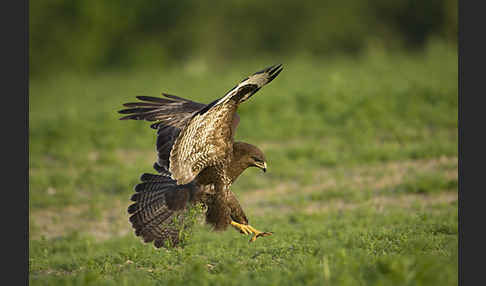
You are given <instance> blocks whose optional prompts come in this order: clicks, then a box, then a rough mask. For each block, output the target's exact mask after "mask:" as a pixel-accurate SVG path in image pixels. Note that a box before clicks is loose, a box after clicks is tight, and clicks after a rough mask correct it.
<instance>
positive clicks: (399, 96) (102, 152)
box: [29, 0, 458, 286]
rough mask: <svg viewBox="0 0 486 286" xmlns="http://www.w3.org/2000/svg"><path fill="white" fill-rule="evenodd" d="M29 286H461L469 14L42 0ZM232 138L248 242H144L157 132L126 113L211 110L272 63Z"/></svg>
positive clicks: (374, 5) (232, 235) (425, 6)
mask: <svg viewBox="0 0 486 286" xmlns="http://www.w3.org/2000/svg"><path fill="white" fill-rule="evenodd" d="M29 5H30V21H29V25H30V29H29V32H30V33H29V38H30V43H29V44H30V46H29V50H30V52H29V54H30V65H29V67H30V68H29V72H30V78H29V275H30V276H29V281H30V284H31V285H117V286H120V285H197V286H201V285H252V286H254V285H302V284H305V285H324V284H329V285H427V286H430V285H440V286H443V285H457V280H458V272H457V265H458V264H457V257H458V248H457V243H458V235H457V233H458V222H457V209H458V204H457V189H458V174H457V168H458V164H457V155H458V129H457V115H458V84H457V79H458V58H457V1H450V0H445V1H436V0H430V1H404V0H395V1H393V0H388V1H386V0H376V1H358V0H356V1H351V0H341V1H254V0H246V1H240V0H231V1H211V2H209V1H208V2H202V1H186V0H181V1H93V0H85V1H68V0H66V1H59V0H47V1H31V2H30V3H29ZM277 63H282V64H283V66H284V70H283V71H282V73H281V74H280V75H279V76H278V77H277V78H276V79H275V80H274V81H273V82H272V83H271V84H269V85H268V86H266V87H265V88H263V89H262V90H260V91H259V92H258V93H257V94H255V95H254V96H253V97H252V98H251V100H249V101H247V102H245V103H244V104H242V105H241V106H240V107H239V109H238V113H239V115H240V118H241V121H240V124H239V126H238V129H237V132H236V139H237V140H241V141H245V142H249V143H252V144H255V145H257V146H259V147H260V148H261V149H262V150H263V151H264V153H265V155H266V158H267V163H268V170H267V173H265V174H262V173H261V172H259V171H258V170H256V169H249V170H247V171H245V173H244V174H243V175H242V176H240V178H238V180H237V181H236V182H235V183H234V184H233V185H232V190H233V191H234V192H235V193H236V195H237V197H238V199H239V200H240V203H241V205H242V207H243V208H244V210H245V212H246V214H247V216H248V217H249V219H250V222H251V224H252V225H253V226H254V227H256V228H257V229H260V230H262V231H273V232H274V235H273V236H271V237H266V238H263V239H259V240H257V242H256V243H254V244H248V239H249V238H248V237H245V236H242V235H241V234H239V233H238V232H236V231H234V230H232V229H230V230H228V231H226V232H223V233H215V232H211V231H210V230H209V229H208V227H207V226H204V225H203V224H201V225H198V226H196V228H195V230H194V231H195V232H194V235H193V237H192V240H190V241H189V242H188V244H187V245H186V246H185V248H184V249H172V250H163V249H161V250H156V249H154V248H153V247H152V246H150V245H147V244H142V243H141V242H140V240H139V239H138V238H137V237H136V236H135V235H134V234H133V232H132V229H131V226H130V224H129V221H128V214H127V211H126V210H127V207H128V205H129V204H130V203H131V202H130V200H129V198H130V196H131V195H132V193H133V187H134V185H135V184H137V183H138V180H139V176H140V174H142V173H143V172H154V170H153V169H152V165H153V162H154V160H155V158H156V152H155V136H156V132H155V131H154V130H153V129H150V128H149V125H150V124H149V123H148V122H141V121H120V120H118V118H119V117H120V114H118V113H117V111H118V110H120V109H122V108H123V106H122V104H123V103H125V102H130V101H134V100H135V96H137V95H146V96H159V95H160V93H161V92H167V93H171V94H175V95H178V96H181V97H185V98H189V99H191V100H195V101H199V102H203V103H209V102H211V101H213V100H214V99H216V98H219V97H221V96H223V95H224V94H225V92H227V91H228V90H229V89H230V88H232V87H233V86H234V85H235V84H236V83H238V82H239V81H240V80H241V79H243V78H245V77H246V76H248V75H250V74H252V73H254V72H256V71H258V70H261V69H262V68H265V67H268V66H270V65H273V64H277Z"/></svg>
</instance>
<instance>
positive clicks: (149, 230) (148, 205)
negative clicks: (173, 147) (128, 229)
mask: <svg viewBox="0 0 486 286" xmlns="http://www.w3.org/2000/svg"><path fill="white" fill-rule="evenodd" d="M140 179H141V181H142V182H141V183H139V184H138V185H136V186H135V194H133V195H132V197H131V200H132V201H134V203H133V204H132V205H130V206H129V207H128V213H129V214H130V222H131V224H132V227H133V228H134V230H135V234H136V235H137V236H140V237H142V238H143V240H144V242H152V241H153V242H154V245H155V247H157V248H159V247H162V246H165V245H166V243H167V242H168V243H169V244H170V245H172V246H177V245H178V244H179V243H180V242H181V239H182V237H181V232H182V231H184V230H186V228H187V227H188V226H189V225H188V224H187V223H186V221H185V220H186V217H187V212H188V209H189V203H190V202H192V201H193V200H192V198H193V197H194V192H195V187H194V186H193V185H192V184H187V185H177V184H176V182H175V181H174V180H172V179H171V178H170V177H167V176H165V175H163V174H162V175H155V174H148V173H145V174H143V175H142V176H141V178H140Z"/></svg>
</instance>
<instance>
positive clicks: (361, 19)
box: [30, 0, 457, 76]
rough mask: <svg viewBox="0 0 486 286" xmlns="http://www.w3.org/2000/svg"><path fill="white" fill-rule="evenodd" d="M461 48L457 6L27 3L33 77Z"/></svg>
mask: <svg viewBox="0 0 486 286" xmlns="http://www.w3.org/2000/svg"><path fill="white" fill-rule="evenodd" d="M431 39H441V40H443V41H446V42H448V43H451V44H455V43H456V42H457V0H423V1H420V0H375V1H362V0H341V1H327V0H324V1H289V0H280V1H259V0H227V1H211V2H203V1H192V0H179V1H127V0H121V1H97V0H85V1H73V0H67V1H61V0H46V1H32V2H31V3H30V73H31V76H42V75H48V74H50V72H57V71H66V70H72V71H76V72H94V71H102V70H110V69H111V70H113V69H115V70H118V69H134V68H137V67H140V66H152V67H157V68H167V67H170V66H171V65H180V64H182V63H186V62H188V61H193V60H199V61H203V62H204V63H207V64H208V65H211V66H217V65H231V64H232V63H234V62H235V61H244V60H246V59H248V58H254V57H264V56H270V57H275V56H279V57H298V56H301V55H309V56H312V57H318V58H322V57H330V56H334V55H336V54H344V55H346V56H355V57H357V56H360V55H362V54H363V52H365V51H367V50H369V49H386V50H397V49H406V50H410V51H417V50H421V49H423V48H424V47H425V46H426V45H427V43H428V42H429V41H430V40H431Z"/></svg>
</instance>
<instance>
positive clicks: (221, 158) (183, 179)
mask: <svg viewBox="0 0 486 286" xmlns="http://www.w3.org/2000/svg"><path fill="white" fill-rule="evenodd" d="M281 71H282V65H275V66H271V67H269V68H266V69H264V70H262V71H259V72H257V73H255V74H253V75H251V76H249V77H247V78H245V79H244V80H243V81H241V82H240V83H239V84H238V85H237V86H236V87H234V88H232V89H231V90H230V91H229V92H227V93H226V95H225V96H223V97H222V98H220V99H218V100H216V101H214V102H212V103H210V104H208V105H207V106H206V107H204V108H203V109H201V110H199V111H198V112H196V113H194V115H193V116H192V117H191V119H190V121H188V123H187V125H186V127H185V128H184V129H182V130H181V131H180V133H179V134H178V135H177V138H176V139H175V141H174V144H173V147H172V149H171V151H170V156H169V171H170V173H171V174H172V178H173V179H174V180H176V181H177V184H187V183H189V182H191V181H192V180H193V179H194V178H195V177H196V176H197V175H198V174H199V172H201V171H202V170H204V169H205V168H206V167H208V166H213V165H217V164H221V163H223V162H225V160H227V159H228V158H229V156H230V154H231V153H232V152H233V150H232V147H233V136H234V128H233V126H234V125H235V123H234V122H235V121H236V122H237V121H238V117H237V116H236V109H237V107H238V105H239V104H240V103H242V102H244V101H246V100H247V99H248V98H250V97H251V96H252V95H253V94H255V93H256V92H257V91H258V90H260V88H262V87H263V86H264V85H266V84H267V83H269V82H271V81H272V80H273V79H274V78H275V77H276V76H277V75H278V74H279V73H280V72H281ZM223 172H224V169H223Z"/></svg>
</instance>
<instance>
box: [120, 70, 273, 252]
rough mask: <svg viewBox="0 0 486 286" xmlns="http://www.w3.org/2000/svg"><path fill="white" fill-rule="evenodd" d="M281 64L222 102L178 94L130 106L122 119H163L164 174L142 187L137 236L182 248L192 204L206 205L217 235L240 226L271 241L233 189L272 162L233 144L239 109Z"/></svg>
mask: <svg viewBox="0 0 486 286" xmlns="http://www.w3.org/2000/svg"><path fill="white" fill-rule="evenodd" d="M281 70H282V68H281V65H277V66H272V67H269V68H266V69H264V70H262V71H260V72H257V73H255V74H253V75H251V76H249V77H248V78H246V79H244V80H243V81H242V82H240V83H239V84H238V85H237V86H236V87H234V88H233V89H231V90H230V91H229V92H228V93H227V94H226V95H225V96H223V97H222V98H220V99H218V100H215V101H213V102H212V103H210V104H207V105H205V104H202V103H197V102H193V101H190V100H187V99H183V98H180V97H176V96H173V95H168V94H163V95H164V96H165V98H156V97H147V96H140V97H137V98H138V99H140V100H142V101H143V102H133V103H126V104H124V105H125V106H126V107H131V108H129V109H124V110H121V111H119V112H120V113H122V114H129V115H127V116H124V117H122V118H121V119H135V120H147V121H157V122H156V123H154V124H152V125H151V127H152V128H154V129H157V151H158V159H157V162H156V163H155V164H154V168H155V169H156V170H157V171H158V172H159V173H160V175H153V174H144V175H142V177H141V180H142V183H140V184H138V185H137V186H136V187H135V191H136V193H135V194H134V195H133V196H132V200H133V201H134V202H135V203H134V204H132V205H131V206H130V207H129V209H128V212H129V213H130V214H131V217H130V221H131V222H132V226H133V227H134V229H135V233H136V235H138V236H141V237H143V238H144V241H145V242H150V241H154V245H155V246H156V247H160V246H162V245H163V244H164V241H165V240H170V241H171V242H172V243H173V244H177V243H178V242H179V237H178V233H179V230H180V229H178V228H177V226H176V225H175V223H176V222H180V221H181V220H182V219H183V214H184V212H185V211H186V210H187V206H188V205H191V204H194V203H197V202H201V203H203V204H204V205H205V206H206V207H207V210H206V222H207V223H209V224H211V225H213V226H214V228H215V229H216V230H223V229H225V228H226V227H227V226H228V225H230V224H231V225H233V226H234V227H236V228H237V229H239V230H240V231H241V232H244V233H247V232H252V233H254V234H255V236H257V235H262V236H263V235H265V234H268V233H262V232H259V231H257V230H255V229H253V228H252V227H251V226H249V225H248V219H247V217H246V215H245V213H244V211H243V209H242V208H241V206H240V204H239V202H238V200H237V199H236V196H235V194H234V193H233V192H231V190H230V186H231V184H232V183H233V182H234V181H235V180H236V179H237V178H238V176H239V175H240V174H241V173H242V172H243V171H244V170H245V169H247V168H248V167H258V168H261V169H262V170H264V171H265V170H266V163H265V156H264V155H263V152H262V151H261V150H260V149H258V148H257V147H256V146H253V145H251V144H248V143H244V142H234V134H235V131H236V127H237V125H238V122H239V116H238V115H237V114H236V110H237V108H238V105H239V104H240V103H242V102H244V101H246V100H247V99H248V98H250V97H251V96H252V95H253V94H254V93H256V92H257V91H258V90H259V89H260V88H261V87H263V86H264V85H265V84H267V83H269V82H270V81H272V80H273V79H274V78H275V77H276V76H277V75H278V74H279V73H280V72H281Z"/></svg>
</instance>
